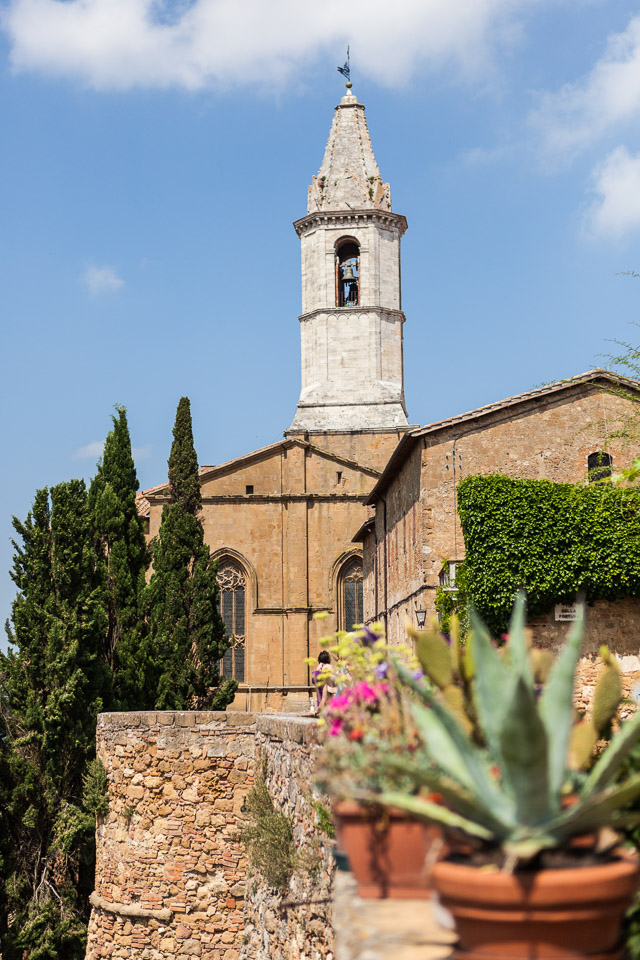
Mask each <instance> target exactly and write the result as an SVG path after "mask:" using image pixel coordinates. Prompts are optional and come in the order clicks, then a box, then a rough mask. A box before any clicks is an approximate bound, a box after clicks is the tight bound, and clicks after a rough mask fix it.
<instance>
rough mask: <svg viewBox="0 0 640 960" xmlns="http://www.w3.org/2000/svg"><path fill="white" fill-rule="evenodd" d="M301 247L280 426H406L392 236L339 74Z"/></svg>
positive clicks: (396, 236) (364, 135) (298, 225)
mask: <svg viewBox="0 0 640 960" xmlns="http://www.w3.org/2000/svg"><path fill="white" fill-rule="evenodd" d="M294 227H295V229H296V232H297V234H298V236H299V237H300V244H301V247H302V315H301V316H300V338H301V347H302V389H301V391H300V400H299V402H298V409H297V412H296V415H295V417H294V420H293V423H292V424H291V426H290V427H289V430H288V431H287V434H294V433H301V432H330V433H333V432H343V431H346V432H358V431H372V430H373V431H375V430H382V431H386V430H390V429H391V430H394V429H398V428H400V429H402V428H405V427H406V426H407V413H406V410H405V405H404V373H403V360H402V325H403V324H404V314H403V312H402V298H401V290H400V240H401V237H402V235H403V233H404V231H405V230H406V228H407V221H406V219H405V218H404V217H403V216H402V215H401V214H398V213H393V212H392V211H391V193H390V190H389V184H388V183H383V181H382V177H381V176H380V171H379V169H378V165H377V163H376V159H375V157H374V154H373V148H372V146H371V140H370V138H369V131H368V129H367V120H366V117H365V110H364V106H363V104H361V103H358V99H357V97H356V96H355V95H354V94H353V93H352V89H351V83H350V82H348V83H347V93H346V95H345V96H344V97H343V98H342V100H341V101H340V103H339V104H338V106H337V107H336V108H335V114H334V118H333V124H332V126H331V132H330V134H329V140H328V142H327V147H326V150H325V154H324V159H323V161H322V166H321V167H320V170H319V172H318V175H317V177H313V180H312V183H311V186H310V187H309V199H308V206H307V215H306V216H305V217H302V219H300V220H296V222H295V223H294Z"/></svg>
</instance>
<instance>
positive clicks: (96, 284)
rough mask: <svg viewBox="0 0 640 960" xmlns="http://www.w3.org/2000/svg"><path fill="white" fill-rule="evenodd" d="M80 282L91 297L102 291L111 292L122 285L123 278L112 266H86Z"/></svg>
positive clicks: (97, 295)
mask: <svg viewBox="0 0 640 960" xmlns="http://www.w3.org/2000/svg"><path fill="white" fill-rule="evenodd" d="M82 282H83V283H84V284H85V286H86V287H87V290H88V291H89V293H90V294H91V296H92V297H99V296H100V294H102V293H113V292H114V291H115V290H119V289H120V287H123V286H124V280H123V279H122V277H119V276H118V274H117V273H116V271H115V270H114V269H113V267H107V266H104V267H87V269H86V270H85V272H84V273H83V275H82Z"/></svg>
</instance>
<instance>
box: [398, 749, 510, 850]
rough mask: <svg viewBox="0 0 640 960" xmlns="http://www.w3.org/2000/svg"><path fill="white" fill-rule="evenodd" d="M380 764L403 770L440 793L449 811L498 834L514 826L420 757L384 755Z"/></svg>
mask: <svg viewBox="0 0 640 960" xmlns="http://www.w3.org/2000/svg"><path fill="white" fill-rule="evenodd" d="M381 763H382V764H384V766H385V767H387V768H388V769H391V770H394V771H397V772H398V773H404V774H406V775H408V776H410V777H411V779H412V781H413V782H414V783H415V784H416V785H418V786H421V787H427V788H428V789H429V790H430V791H431V792H433V793H439V794H440V795H441V797H442V799H443V800H444V802H445V804H446V806H447V807H448V808H449V809H450V810H456V811H457V812H459V813H460V815H461V816H463V817H466V818H467V819H468V820H476V821H477V822H478V823H480V825H481V826H483V827H486V828H487V829H488V830H491V831H492V832H493V834H494V836H496V837H505V836H507V835H508V833H509V831H510V830H511V829H512V826H513V825H512V824H511V823H510V822H506V823H505V822H503V821H501V820H500V819H499V818H498V817H496V816H495V815H494V813H493V811H492V809H491V808H490V807H489V806H488V805H487V804H486V803H485V802H484V800H483V799H482V798H478V796H477V795H476V794H473V793H471V791H469V790H467V789H466V788H465V787H463V786H462V785H461V784H460V783H458V782H457V780H454V779H453V778H452V777H448V776H446V774H443V773H442V772H441V771H439V770H437V769H436V768H435V767H434V766H433V765H432V764H428V765H425V764H424V762H422V763H421V762H420V757H416V755H415V754H414V756H413V757H412V758H411V759H410V760H408V759H407V758H405V757H401V756H393V757H385V758H381Z"/></svg>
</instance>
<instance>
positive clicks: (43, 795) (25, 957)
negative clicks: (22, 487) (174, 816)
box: [0, 480, 109, 960]
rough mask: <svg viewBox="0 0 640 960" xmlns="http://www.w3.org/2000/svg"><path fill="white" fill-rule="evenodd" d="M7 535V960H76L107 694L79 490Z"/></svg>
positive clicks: (98, 588) (64, 490)
mask: <svg viewBox="0 0 640 960" xmlns="http://www.w3.org/2000/svg"><path fill="white" fill-rule="evenodd" d="M13 525H14V529H15V531H16V533H17V535H18V537H19V539H20V541H21V542H20V543H18V542H16V541H14V542H13V545H14V548H15V556H14V565H13V570H12V578H13V580H14V583H15V584H16V586H17V588H18V595H17V597H16V599H15V601H14V603H13V607H12V616H11V623H10V624H7V632H8V635H9V640H10V643H11V645H12V648H13V649H10V652H9V653H8V654H7V655H0V705H1V707H2V724H3V727H4V736H5V737H6V740H5V746H6V747H7V749H6V751H5V756H4V763H5V771H6V774H7V782H6V783H5V785H4V788H5V790H6V793H7V796H8V800H7V803H6V807H5V810H4V824H3V827H4V829H5V830H6V850H8V856H7V855H5V867H4V878H3V879H4V891H3V892H2V893H3V895H2V896H0V913H3V920H2V925H3V926H4V930H3V945H2V949H3V956H4V957H5V960H45V958H46V960H49V958H50V960H54V958H65V960H81V958H82V957H83V955H84V943H85V936H86V922H87V919H88V916H87V912H88V911H87V898H88V895H89V893H90V891H91V889H92V887H93V880H94V877H93V868H94V859H93V858H94V829H95V820H94V818H93V816H92V815H91V814H89V813H88V812H87V811H85V810H84V809H83V808H82V800H81V798H82V781H83V776H84V775H85V772H86V769H87V764H88V762H89V761H90V760H91V759H92V758H93V756H94V755H95V722H96V716H97V714H98V712H99V711H100V709H101V708H102V703H103V696H104V691H105V690H107V691H108V690H109V682H108V671H107V668H106V665H105V664H104V661H103V658H102V656H101V647H102V639H103V637H104V635H105V632H106V620H107V618H106V614H105V610H104V606H103V603H102V584H101V581H100V577H101V572H100V569H99V567H98V565H97V564H96V558H95V553H94V549H93V536H92V530H91V522H90V515H89V510H88V504H87V493H86V489H85V486H84V483H83V482H82V481H79V480H71V481H69V483H62V484H59V485H58V486H57V487H54V488H53V489H52V490H51V493H50V495H49V493H48V491H47V490H40V491H38V493H37V494H36V497H35V501H34V505H33V509H32V511H31V512H30V514H29V515H28V517H27V519H26V521H25V522H24V523H21V522H20V521H19V520H17V519H16V518H14V520H13ZM0 929H2V927H1V926H0Z"/></svg>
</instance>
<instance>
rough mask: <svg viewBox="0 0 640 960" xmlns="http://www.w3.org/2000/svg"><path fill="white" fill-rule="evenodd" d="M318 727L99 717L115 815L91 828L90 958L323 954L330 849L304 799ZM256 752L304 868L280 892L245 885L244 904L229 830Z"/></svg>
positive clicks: (230, 719)
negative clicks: (284, 891)
mask: <svg viewBox="0 0 640 960" xmlns="http://www.w3.org/2000/svg"><path fill="white" fill-rule="evenodd" d="M314 727H315V724H314V723H313V721H311V720H308V719H302V718H300V719H296V718H291V717H277V716H269V717H256V716H255V715H253V714H247V713H240V712H232V711H229V712H227V713H221V712H215V713H214V712H207V713H196V712H158V713H155V712H149V713H122V714H115V713H112V714H102V715H101V716H100V717H99V718H98V730H97V746H98V756H99V757H100V759H101V760H102V763H103V764H104V766H105V769H106V771H107V777H108V790H109V812H108V814H107V816H106V817H104V818H102V819H101V821H100V822H99V824H98V830H97V863H96V888H95V891H94V893H93V894H92V897H91V903H92V907H93V910H92V916H91V921H90V924H89V934H88V945H87V953H86V960H102V958H107V957H109V958H113V960H124V958H127V960H129V958H134V957H135V958H140V960H194V958H197V960H238V958H239V956H240V954H241V951H243V952H242V956H243V957H246V958H248V957H251V958H253V957H256V958H257V957H269V958H273V960H276V958H280V957H283V958H284V957H287V958H300V960H302V958H305V960H321V958H330V957H331V952H330V950H331V939H332V936H331V932H330V930H329V923H328V919H327V918H328V903H327V901H328V899H329V897H330V887H331V879H332V868H331V859H330V850H329V849H328V848H327V849H325V848H324V847H323V844H322V842H321V840H319V839H318V836H317V830H316V829H315V826H314V823H315V815H314V812H313V809H312V808H311V806H310V805H309V802H308V791H307V788H308V787H310V780H311V767H312V762H313V757H312V754H313V752H314V750H315V749H317V747H316V746H315V731H314V729H313V728H314ZM256 743H258V746H259V752H260V756H261V757H264V758H265V760H266V764H267V769H268V771H269V776H268V784H269V788H270V790H271V792H272V794H273V797H274V804H275V806H276V808H279V809H283V810H284V812H285V813H286V814H287V816H289V817H290V820H291V821H292V825H293V830H294V838H295V840H296V846H297V847H299V848H300V849H301V851H302V852H303V854H304V856H305V858H306V863H307V869H306V870H303V871H301V872H298V873H296V875H295V876H294V878H293V879H292V883H291V889H290V891H289V893H287V894H284V895H279V894H276V892H275V891H273V890H270V889H268V888H267V887H266V886H265V884H264V883H263V882H262V881H261V879H260V878H259V877H250V878H249V888H248V889H249V896H250V902H247V901H246V899H245V898H246V895H247V865H246V857H245V851H244V847H243V846H242V844H241V842H240V841H239V839H238V836H237V834H238V828H239V826H240V824H241V822H242V805H243V802H244V799H245V797H246V795H247V793H248V791H249V790H250V789H251V786H252V784H253V782H254V765H255V752H256ZM309 867H311V868H312V869H311V871H310V872H309ZM312 877H313V881H312V879H311V878H312ZM312 882H313V885H314V888H315V887H318V886H319V888H320V889H321V891H322V892H321V894H320V895H318V894H315V896H316V898H317V899H320V900H323V901H324V902H321V903H319V904H317V905H316V906H314V907H312V908H311V910H312V913H311V914H310V913H309V909H310V908H309V907H308V906H307V907H304V908H301V907H300V906H299V905H298V904H297V901H299V900H304V899H309V898H310V897H309V890H310V889H311V884H312ZM287 902H292V905H291V907H287V906H286V904H287ZM283 904H285V906H283ZM311 920H312V921H313V922H310V921H311ZM245 928H246V929H245ZM254 947H255V951H256V952H247V950H248V949H251V950H253V949H254Z"/></svg>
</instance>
